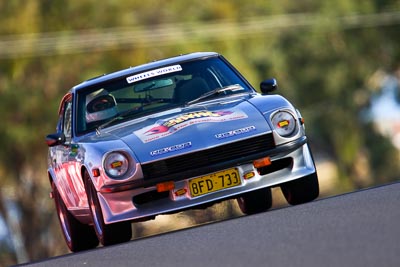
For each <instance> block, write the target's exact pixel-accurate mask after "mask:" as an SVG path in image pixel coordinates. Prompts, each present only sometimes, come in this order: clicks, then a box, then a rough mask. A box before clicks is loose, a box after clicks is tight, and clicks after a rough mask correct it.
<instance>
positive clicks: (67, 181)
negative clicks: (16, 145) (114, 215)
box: [55, 97, 87, 208]
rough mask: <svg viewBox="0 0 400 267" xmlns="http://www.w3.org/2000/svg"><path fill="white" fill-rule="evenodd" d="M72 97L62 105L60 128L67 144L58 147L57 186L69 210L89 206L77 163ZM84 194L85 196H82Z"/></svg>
mask: <svg viewBox="0 0 400 267" xmlns="http://www.w3.org/2000/svg"><path fill="white" fill-rule="evenodd" d="M72 113H73V105H72V97H70V98H67V99H65V101H64V102H63V103H62V107H61V114H60V122H59V127H60V129H59V130H60V131H61V132H62V133H63V134H64V136H65V142H64V143H63V144H60V145H58V146H56V148H55V149H56V153H55V154H56V155H55V159H56V169H55V172H56V176H57V181H56V184H57V186H58V188H59V191H60V194H61V195H62V197H63V199H64V202H65V204H66V206H67V207H68V208H79V207H80V206H82V205H85V204H86V205H87V200H86V194H85V193H84V188H83V183H82V179H81V178H80V172H79V169H80V164H79V162H78V161H77V155H78V153H77V148H78V146H77V145H76V144H74V143H73V141H72V140H73V139H72ZM82 194H83V195H82Z"/></svg>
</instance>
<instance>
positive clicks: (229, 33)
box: [0, 0, 400, 266]
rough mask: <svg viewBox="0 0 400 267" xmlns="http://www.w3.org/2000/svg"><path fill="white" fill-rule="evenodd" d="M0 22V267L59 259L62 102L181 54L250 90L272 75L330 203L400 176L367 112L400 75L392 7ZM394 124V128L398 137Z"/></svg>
mask: <svg viewBox="0 0 400 267" xmlns="http://www.w3.org/2000/svg"><path fill="white" fill-rule="evenodd" d="M0 13H1V18H0V22H1V23H0V102H1V105H0V121H1V124H0V147H1V149H0V265H1V264H4V266H7V265H11V264H15V263H17V262H19V263H21V262H26V261H32V260H38V259H43V258H46V257H51V256H55V255H60V254H63V253H67V250H66V246H65V245H64V242H63V240H62V236H61V232H60V230H59V225H58V222H57V219H56V216H55V209H54V204H53V201H52V200H50V199H49V197H48V195H49V191H50V187H49V183H48V178H47V175H46V169H47V167H46V164H47V158H46V157H47V147H46V145H45V142H44V137H45V135H46V134H48V133H51V132H53V131H54V129H55V126H56V121H57V114H56V113H57V108H58V104H59V101H60V99H61V97H62V96H63V95H64V94H65V93H66V92H67V91H68V89H69V88H71V87H72V86H74V85H75V84H77V83H79V82H81V81H83V80H86V79H89V78H91V77H93V76H97V75H100V74H103V73H109V72H112V71H116V70H119V69H123V68H126V67H129V66H133V65H137V64H141V63H145V62H149V61H152V60H156V59H161V58H164V57H169V56H174V55H177V54H184V53H189V52H194V51H216V52H220V53H222V54H223V55H224V56H225V57H226V58H227V59H228V60H230V61H231V62H232V63H233V64H234V65H235V66H236V67H237V68H238V69H239V71H241V72H242V73H243V74H244V75H245V76H246V77H247V78H248V79H249V81H250V82H251V83H252V84H253V85H254V87H255V88H258V84H259V82H260V81H261V80H263V79H265V78H269V77H276V78H277V79H278V82H279V85H280V88H281V89H280V91H279V92H278V93H279V94H282V95H284V96H286V97H287V98H289V100H290V101H292V102H293V103H294V104H295V105H296V106H297V107H298V108H299V109H300V111H301V112H302V113H303V116H304V117H305V118H306V125H307V131H308V135H309V137H310V139H311V140H312V146H313V149H314V153H315V155H316V157H317V165H318V162H321V164H322V162H326V161H329V162H331V163H332V164H333V166H334V167H333V169H334V170H335V171H334V179H335V181H337V182H335V183H333V184H331V186H332V188H330V189H329V190H330V191H328V193H327V194H335V193H340V192H343V191H349V190H355V189H359V188H365V187H368V186H373V185H378V184H382V183H387V182H391V181H394V180H396V179H398V178H399V173H400V172H399V170H400V166H399V150H398V149H396V148H395V146H394V144H393V142H392V141H391V139H390V138H389V137H390V136H388V135H387V134H386V135H385V132H383V131H379V128H378V127H377V125H376V123H374V121H373V120H371V118H370V116H368V113H367V111H368V108H369V107H370V105H371V99H373V97H374V96H375V95H376V94H378V93H379V90H380V88H381V84H382V82H383V80H384V78H385V77H388V76H393V77H396V76H395V75H396V73H397V74H398V73H400V71H399V70H400V46H399V44H400V2H399V1H398V0H397V1H396V0H364V1H357V0H337V1H313V0H300V1H289V0H282V1H266V0H254V1H244V0H232V1H227V0H220V1H213V0H203V1H192V2H188V1H186V0H175V1H158V0H147V1H136V0H133V1H127V0H125V1H124V0H121V1H105V2H101V3H100V2H99V1H94V0H83V1H58V0H55V1H50V0H26V1H19V0H18V1H2V2H0ZM378 74H379V75H378ZM397 78H399V77H398V76H397ZM397 81H398V80H397ZM397 86H398V83H397ZM397 90H398V87H397ZM397 93H398V95H400V94H399V92H398V91H397ZM399 121H400V118H398V120H397V121H393V120H392V121H389V122H388V124H390V125H389V126H393V125H394V124H396V123H397V125H399V127H398V131H399V132H400V123H399ZM317 167H318V166H317ZM324 175H325V172H324V171H322V172H320V179H321V181H323V180H324V179H325V177H324ZM224 208H226V209H227V210H229V209H232V207H231V206H224ZM213 212H215V210H214V211H213ZM219 212H221V211H219ZM228 213H229V212H228ZM230 213H232V212H230ZM207 214H208V213H207ZM224 214H226V213H224ZM192 215H196V213H193V214H192ZM202 216H203V217H204V214H203V215H202ZM209 216H210V219H213V218H215V217H213V215H212V214H211V215H210V214H209ZM224 216H225V215H224ZM194 220H195V222H199V221H201V220H205V219H204V218H202V219H197V220H196V219H194ZM169 223H171V222H169ZM140 231H142V232H143V231H144V230H143V229H139V230H138V232H140Z"/></svg>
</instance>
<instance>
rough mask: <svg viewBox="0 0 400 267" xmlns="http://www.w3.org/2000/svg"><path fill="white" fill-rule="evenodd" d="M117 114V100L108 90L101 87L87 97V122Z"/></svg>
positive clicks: (101, 119)
mask: <svg viewBox="0 0 400 267" xmlns="http://www.w3.org/2000/svg"><path fill="white" fill-rule="evenodd" d="M117 114H118V110H117V102H116V101H115V98H114V97H113V96H112V95H110V94H109V93H108V92H107V90H105V89H100V90H97V91H95V92H93V93H90V94H89V95H88V96H87V97H86V123H91V122H96V121H103V120H106V119H109V118H112V117H115V116H116V115H117Z"/></svg>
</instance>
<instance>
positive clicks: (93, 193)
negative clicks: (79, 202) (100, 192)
mask: <svg viewBox="0 0 400 267" xmlns="http://www.w3.org/2000/svg"><path fill="white" fill-rule="evenodd" d="M84 179H85V189H86V194H87V197H88V202H89V208H90V211H91V214H92V219H93V224H94V229H95V231H96V234H97V238H98V239H99V240H100V243H101V244H102V245H103V246H108V245H113V244H118V243H123V242H127V241H129V240H131V238H132V227H131V223H130V222H119V223H113V224H105V223H104V219H103V213H102V211H101V207H100V203H99V199H98V197H97V190H96V188H95V187H94V185H93V183H92V181H91V179H90V177H89V174H87V173H85V177H84Z"/></svg>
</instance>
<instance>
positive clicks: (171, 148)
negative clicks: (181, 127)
mask: <svg viewBox="0 0 400 267" xmlns="http://www.w3.org/2000/svg"><path fill="white" fill-rule="evenodd" d="M191 146H192V142H186V143H182V144H178V145H173V146H169V147H164V148H161V149H157V150H154V151H151V152H150V155H151V156H152V157H154V156H159V155H162V154H165V153H170V152H173V151H179V150H182V149H186V148H189V147H191Z"/></svg>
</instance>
